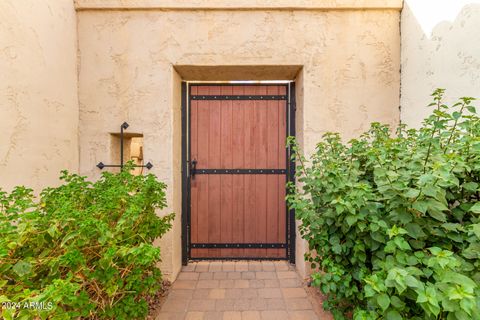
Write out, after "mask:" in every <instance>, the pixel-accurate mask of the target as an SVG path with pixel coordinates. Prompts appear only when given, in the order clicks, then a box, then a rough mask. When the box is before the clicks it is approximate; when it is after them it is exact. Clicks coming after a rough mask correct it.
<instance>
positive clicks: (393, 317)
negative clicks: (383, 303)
mask: <svg viewBox="0 0 480 320" xmlns="http://www.w3.org/2000/svg"><path fill="white" fill-rule="evenodd" d="M385 319H387V320H402V319H403V318H402V316H401V315H400V313H398V311H397V310H390V311H388V312H387V315H386V317H385Z"/></svg>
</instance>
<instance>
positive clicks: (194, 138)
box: [190, 86, 198, 257]
mask: <svg viewBox="0 0 480 320" xmlns="http://www.w3.org/2000/svg"><path fill="white" fill-rule="evenodd" d="M191 94H197V87H195V86H193V87H192V88H191ZM197 104H198V103H197V101H191V103H190V158H191V159H196V158H197V157H198V155H197V151H198V114H197V112H198V106H197ZM190 187H191V189H190V239H191V242H198V207H197V205H198V199H197V197H198V186H197V180H192V181H190ZM195 254H196V252H192V254H191V256H192V257H195Z"/></svg>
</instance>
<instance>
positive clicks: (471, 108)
mask: <svg viewBox="0 0 480 320" xmlns="http://www.w3.org/2000/svg"><path fill="white" fill-rule="evenodd" d="M467 110H468V111H470V112H471V113H477V110H476V109H475V107H474V106H467Z"/></svg>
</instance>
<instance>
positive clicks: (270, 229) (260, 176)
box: [189, 85, 287, 258]
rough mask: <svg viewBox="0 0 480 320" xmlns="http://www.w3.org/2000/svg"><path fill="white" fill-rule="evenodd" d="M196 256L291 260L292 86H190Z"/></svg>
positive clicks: (192, 236)
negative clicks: (287, 143)
mask: <svg viewBox="0 0 480 320" xmlns="http://www.w3.org/2000/svg"><path fill="white" fill-rule="evenodd" d="M189 99H190V100H189V101H190V121H189V122H190V162H191V163H193V161H195V168H194V169H195V170H193V168H191V170H190V175H189V179H190V239H189V248H190V257H191V258H217V257H224V258H225V257H239V258H240V257H242V258H264V257H270V258H286V257H287V244H286V242H287V239H286V226H287V209H286V203H285V193H286V186H285V185H286V181H287V172H286V171H287V156H286V148H285V139H286V136H287V128H286V125H287V87H286V86H285V85H255V86H248V85H232V86H228V85H191V86H190V95H189Z"/></svg>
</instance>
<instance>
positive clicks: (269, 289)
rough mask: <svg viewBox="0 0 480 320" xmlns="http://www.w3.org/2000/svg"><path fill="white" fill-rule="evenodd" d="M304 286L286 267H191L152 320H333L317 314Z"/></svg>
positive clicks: (194, 264)
mask: <svg viewBox="0 0 480 320" xmlns="http://www.w3.org/2000/svg"><path fill="white" fill-rule="evenodd" d="M304 285H305V284H304V281H302V279H300V277H299V276H298V274H297V273H296V272H295V269H294V267H292V266H291V265H289V264H288V263H287V262H286V261H212V262H208V261H199V262H192V263H189V264H188V266H185V267H183V269H182V272H181V273H180V274H179V276H178V278H177V280H176V281H175V282H174V283H173V285H172V289H171V290H170V293H169V295H168V297H167V299H166V300H165V302H164V304H163V306H162V309H161V310H160V313H159V314H158V316H157V318H156V320H160V319H173V320H208V319H220V320H229V319H231V320H267V319H273V320H284V319H285V320H297V319H298V320H309V319H322V320H323V319H325V320H327V319H328V320H329V319H332V318H330V317H329V316H328V317H323V318H321V317H320V315H318V314H317V313H315V310H318V308H315V307H314V306H312V303H313V302H312V299H309V296H308V291H306V290H305V289H304ZM311 297H313V296H310V298H311ZM314 301H315V300H314ZM318 303H320V301H318ZM316 307H318V306H316Z"/></svg>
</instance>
